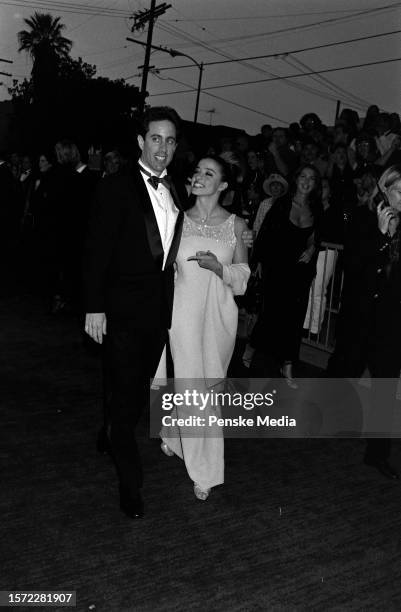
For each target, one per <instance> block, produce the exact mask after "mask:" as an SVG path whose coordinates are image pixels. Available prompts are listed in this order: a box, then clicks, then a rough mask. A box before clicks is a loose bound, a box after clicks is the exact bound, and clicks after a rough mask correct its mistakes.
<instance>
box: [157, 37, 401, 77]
mask: <svg viewBox="0 0 401 612" xmlns="http://www.w3.org/2000/svg"><path fill="white" fill-rule="evenodd" d="M400 33H401V30H392V31H391V32H382V33H381V34H370V35H369V36H360V37H358V38H349V39H347V40H340V41H338V42H332V43H325V44H323V45H315V46H313V47H303V48H302V49H293V50H291V51H281V52H280V51H278V52H276V53H267V54H265V55H253V56H251V57H240V58H235V59H226V60H219V61H215V62H203V65H204V66H216V65H218V64H229V63H233V62H244V61H250V60H257V59H268V58H269V57H279V56H280V55H294V54H295V53H303V52H304V51H314V50H316V49H325V48H327V47H335V46H338V45H346V44H349V43H353V42H359V41H361V40H368V39H371V38H380V37H383V36H391V35H393V34H400ZM190 67H191V64H185V65H182V66H168V67H166V68H160V70H173V69H177V68H190Z"/></svg>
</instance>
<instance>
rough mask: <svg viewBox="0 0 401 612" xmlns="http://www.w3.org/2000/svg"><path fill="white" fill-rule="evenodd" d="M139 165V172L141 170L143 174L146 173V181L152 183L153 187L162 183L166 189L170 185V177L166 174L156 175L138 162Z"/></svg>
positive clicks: (155, 187)
mask: <svg viewBox="0 0 401 612" xmlns="http://www.w3.org/2000/svg"><path fill="white" fill-rule="evenodd" d="M139 167H140V169H141V172H143V173H144V174H146V176H148V177H149V178H148V183H150V184H151V185H152V187H153V189H157V188H158V186H159V184H160V183H161V184H162V185H164V186H165V187H166V189H170V186H171V185H170V179H169V177H168V176H163V177H160V176H156V175H154V174H151V173H150V172H148V171H147V170H146V168H144V167H143V166H142V165H141V164H139Z"/></svg>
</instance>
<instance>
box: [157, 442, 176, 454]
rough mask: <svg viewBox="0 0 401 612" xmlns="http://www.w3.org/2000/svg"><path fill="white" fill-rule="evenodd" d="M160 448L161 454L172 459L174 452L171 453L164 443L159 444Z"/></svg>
mask: <svg viewBox="0 0 401 612" xmlns="http://www.w3.org/2000/svg"><path fill="white" fill-rule="evenodd" d="M160 448H161V449H162V451H163V453H164V454H165V455H167V457H173V455H174V451H172V450H171V448H170V447H169V446H167V444H166V443H165V442H162V443H161V444H160Z"/></svg>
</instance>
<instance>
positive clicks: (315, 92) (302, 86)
mask: <svg viewBox="0 0 401 612" xmlns="http://www.w3.org/2000/svg"><path fill="white" fill-rule="evenodd" d="M163 29H165V31H167V32H170V30H172V31H174V33H176V30H178V28H177V29H176V28H174V30H173V28H172V27H171V26H168V27H165V28H163ZM170 33H171V32H170ZM178 33H179V34H180V35H181V37H182V38H185V39H188V35H186V34H181V31H180V30H178ZM194 40H199V39H197V38H194ZM202 46H206V45H205V43H203V42H202ZM210 50H211V51H214V52H216V53H218V54H219V55H223V56H224V57H226V58H227V57H230V58H231V59H235V58H233V56H232V55H231V54H229V55H228V54H226V53H223V52H221V51H219V50H218V49H215V48H213V47H212V48H210ZM272 55H276V54H272ZM231 59H230V60H229V61H231ZM238 61H239V62H240V63H241V64H242V65H243V66H246V67H248V68H250V69H251V70H254V71H256V72H262V73H263V74H268V75H269V76H271V77H275V78H279V76H278V75H277V74H274V73H272V72H268V71H267V70H265V69H262V68H260V67H256V66H253V65H250V64H247V63H246V62H245V61H243V60H241V59H240V60H238ZM187 66H189V65H186V66H185V67H187ZM174 68H177V66H174ZM168 69H170V68H168ZM160 70H164V68H162V69H160ZM322 78H323V77H322ZM284 83H285V84H286V85H287V86H289V87H292V88H295V89H298V90H301V91H306V92H308V93H312V94H313V95H317V96H319V97H321V98H325V99H326V100H338V97H339V96H338V93H337V92H336V97H334V98H333V97H332V96H329V95H327V94H325V93H323V92H322V91H321V90H316V89H314V88H312V87H310V86H307V85H305V84H300V83H293V82H291V81H284ZM326 87H327V85H326ZM204 90H205V88H203V91H204ZM342 97H343V96H342ZM352 104H353V106H357V107H358V106H359V108H360V109H364V108H365V107H366V106H369V103H367V102H366V103H365V101H364V102H363V105H361V104H360V103H359V104H355V101H353V102H352Z"/></svg>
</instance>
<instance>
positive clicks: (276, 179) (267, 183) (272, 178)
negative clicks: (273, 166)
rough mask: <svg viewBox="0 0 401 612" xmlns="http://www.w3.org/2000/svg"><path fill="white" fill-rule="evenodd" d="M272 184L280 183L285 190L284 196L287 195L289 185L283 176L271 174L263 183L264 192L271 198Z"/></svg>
mask: <svg viewBox="0 0 401 612" xmlns="http://www.w3.org/2000/svg"><path fill="white" fill-rule="evenodd" d="M272 183H280V185H281V186H282V188H283V189H284V193H283V195H285V194H286V193H287V191H288V183H287V181H286V180H285V178H284V177H283V176H281V174H270V175H269V177H268V178H267V179H266V180H265V181H264V182H263V191H264V192H265V194H266V195H268V196H271V195H272V194H271V192H270V186H271V184H272Z"/></svg>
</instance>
